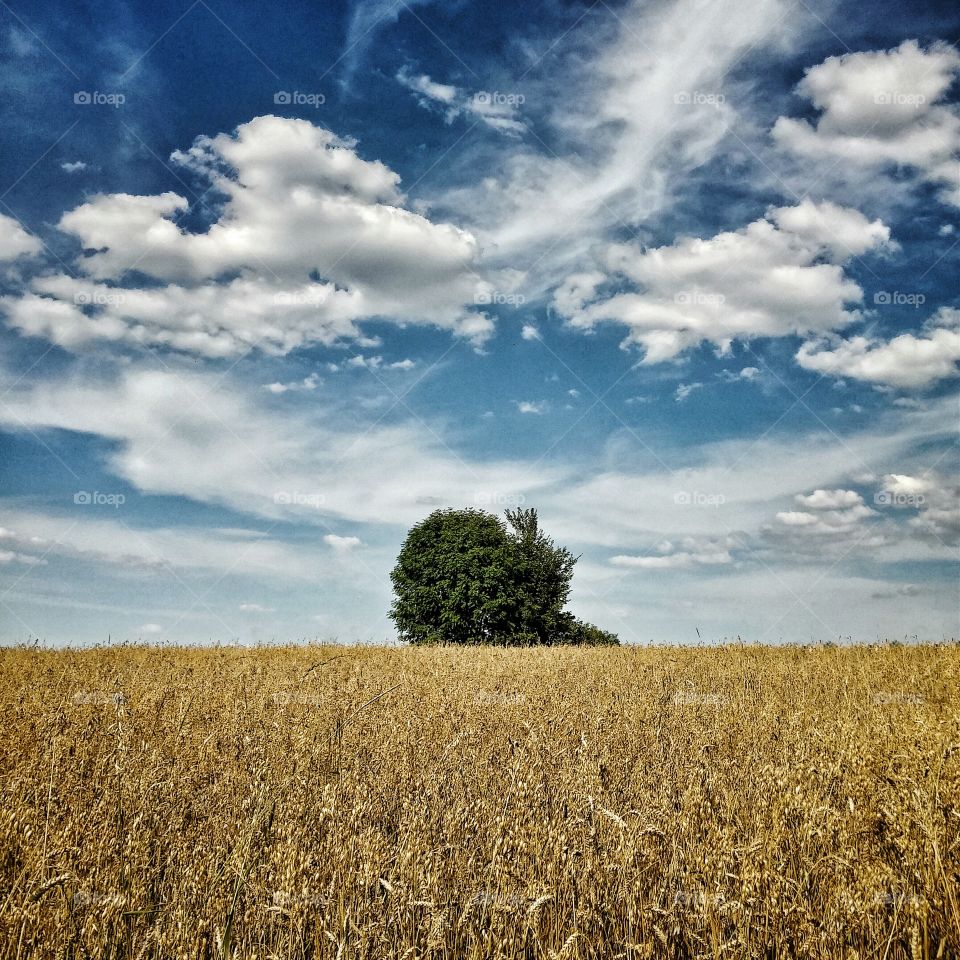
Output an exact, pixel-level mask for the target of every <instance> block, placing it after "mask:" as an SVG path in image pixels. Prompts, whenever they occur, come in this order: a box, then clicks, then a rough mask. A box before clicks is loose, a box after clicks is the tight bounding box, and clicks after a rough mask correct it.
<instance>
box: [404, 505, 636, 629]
mask: <svg viewBox="0 0 960 960" xmlns="http://www.w3.org/2000/svg"><path fill="white" fill-rule="evenodd" d="M576 562H577V558H576V557H574V556H573V554H572V553H570V551H569V550H567V549H566V548H565V547H558V546H556V545H555V544H554V542H553V540H551V539H550V538H549V537H548V536H547V535H546V534H545V533H544V532H543V531H542V530H541V529H540V525H539V520H538V518H537V511H536V510H535V509H532V508H531V509H526V510H524V509H517V510H507V511H506V522H504V521H502V520H501V519H500V518H499V517H496V516H494V515H493V514H490V513H487V512H486V511H484V510H477V509H466V510H451V509H448V510H435V511H434V512H433V513H431V514H430V516H428V517H427V518H426V519H424V520H422V521H421V522H420V523H418V524H416V525H415V526H414V527H412V528H411V530H410V532H409V533H408V534H407V538H406V540H405V541H404V543H403V547H402V548H401V550H400V556H399V557H398V558H397V564H396V566H395V567H394V569H393V572H392V573H391V575H390V578H391V580H392V582H393V588H394V593H395V597H394V602H393V606H392V608H391V611H390V616H391V618H392V619H393V621H394V622H395V623H396V625H397V632H398V633H399V635H400V638H401V639H402V640H406V641H408V642H410V643H415V644H424V643H453V644H494V645H498V646H532V645H535V644H560V643H573V644H615V643H618V642H619V641H618V640H617V638H616V637H615V636H614V635H613V634H611V633H607V632H606V631H604V630H600V629H599V628H598V627H594V626H593V625H592V624H588V623H583V622H582V621H579V620H577V619H576V618H575V617H574V616H573V614H571V613H569V612H568V611H566V610H564V609H563V608H564V606H565V605H566V603H567V600H568V599H569V596H570V581H571V579H572V577H573V568H574V565H575V564H576Z"/></svg>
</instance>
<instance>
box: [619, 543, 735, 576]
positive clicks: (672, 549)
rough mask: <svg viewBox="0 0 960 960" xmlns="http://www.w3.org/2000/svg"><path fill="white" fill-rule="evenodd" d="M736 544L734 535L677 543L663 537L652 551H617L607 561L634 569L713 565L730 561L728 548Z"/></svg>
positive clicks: (730, 555) (665, 568) (668, 568)
mask: <svg viewBox="0 0 960 960" xmlns="http://www.w3.org/2000/svg"><path fill="white" fill-rule="evenodd" d="M737 545H738V541H737V539H736V538H733V537H728V538H724V539H723V540H721V541H711V540H703V539H698V538H694V537H685V538H684V539H683V540H682V541H681V542H680V544H679V545H675V544H673V543H671V542H670V541H669V540H667V541H664V542H663V543H661V544H660V545H659V547H658V553H657V554H655V555H652V554H650V555H646V556H635V555H629V554H618V555H617V556H615V557H611V558H610V561H609V562H610V565H611V566H614V567H627V568H631V569H638V570H685V569H689V568H691V567H715V566H725V565H726V564H729V563H733V556H732V554H731V553H730V550H731V549H732V548H733V547H735V546H737Z"/></svg>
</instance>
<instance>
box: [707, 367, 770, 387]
mask: <svg viewBox="0 0 960 960" xmlns="http://www.w3.org/2000/svg"><path fill="white" fill-rule="evenodd" d="M759 375H760V368H759V367H744V368H743V369H742V370H740V371H739V372H737V373H733V372H732V371H730V370H721V371H720V372H719V373H718V374H717V377H719V379H720V380H722V381H723V382H724V383H737V382H738V381H740V380H756V378H757V377H758V376H759Z"/></svg>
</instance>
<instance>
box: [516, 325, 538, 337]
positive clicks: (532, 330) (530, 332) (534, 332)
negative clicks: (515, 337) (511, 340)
mask: <svg viewBox="0 0 960 960" xmlns="http://www.w3.org/2000/svg"><path fill="white" fill-rule="evenodd" d="M520 336H521V337H523V339H524V340H539V339H540V331H539V330H538V329H537V328H536V327H535V326H534V325H533V324H532V323H525V324H524V325H523V329H522V330H521V331H520Z"/></svg>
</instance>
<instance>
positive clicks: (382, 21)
mask: <svg viewBox="0 0 960 960" xmlns="http://www.w3.org/2000/svg"><path fill="white" fill-rule="evenodd" d="M429 2H431V0H354V2H353V6H352V8H351V11H350V25H349V27H348V29H347V36H346V39H345V41H344V54H343V63H344V71H343V73H344V83H345V84H346V85H347V86H348V87H349V85H350V83H351V82H352V80H353V77H354V74H355V73H356V72H357V70H358V69H359V68H360V66H361V64H362V63H363V62H364V60H365V59H366V56H367V53H368V52H369V50H370V48H371V47H372V46H373V44H374V42H375V40H376V37H377V34H378V33H379V32H380V31H381V30H383V29H384V28H385V27H389V26H390V25H391V24H394V23H396V22H397V20H399V19H400V15H401V14H403V13H405V12H408V13H411V14H412V15H414V16H416V14H415V13H414V9H415V8H416V7H421V6H424V5H425V4H427V3H429Z"/></svg>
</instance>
